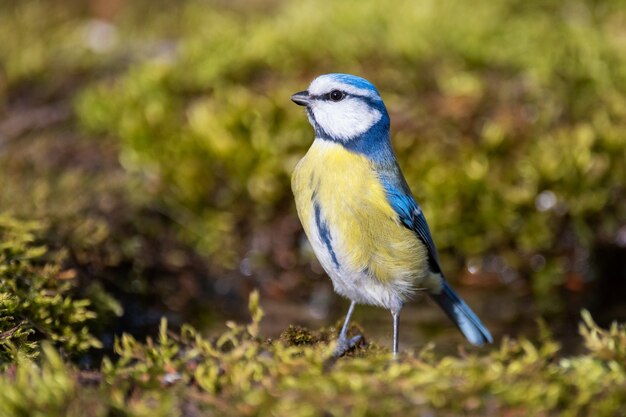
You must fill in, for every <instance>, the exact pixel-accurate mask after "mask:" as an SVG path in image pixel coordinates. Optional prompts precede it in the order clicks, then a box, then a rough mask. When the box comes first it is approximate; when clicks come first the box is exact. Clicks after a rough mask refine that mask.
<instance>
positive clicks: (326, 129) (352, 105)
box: [291, 74, 389, 143]
mask: <svg viewBox="0 0 626 417" xmlns="http://www.w3.org/2000/svg"><path fill="white" fill-rule="evenodd" d="M291 100H292V101H293V102H294V103H296V104H298V105H300V106H305V107H306V110H307V115H308V117H309V121H310V123H311V125H313V128H314V129H315V134H316V136H317V137H320V138H323V139H331V140H334V141H338V142H342V143H348V142H350V141H353V140H355V139H358V138H362V137H363V135H365V134H367V133H368V132H372V130H376V133H377V135H381V134H383V135H387V133H388V131H389V116H388V114H387V109H386V108H385V104H384V103H383V100H382V99H381V98H380V95H379V94H378V90H376V87H374V84H372V83H371V82H369V81H367V80H366V79H364V78H361V77H357V76H355V75H348V74H325V75H320V76H319V77H317V78H316V79H314V80H313V82H312V83H311V85H309V88H308V89H307V90H305V91H300V92H299V93H296V94H294V95H293V96H291Z"/></svg>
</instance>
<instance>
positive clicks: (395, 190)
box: [381, 164, 441, 272]
mask: <svg viewBox="0 0 626 417" xmlns="http://www.w3.org/2000/svg"><path fill="white" fill-rule="evenodd" d="M385 174H386V175H385ZM385 174H383V175H382V176H381V179H382V182H383V185H384V187H385V191H386V192H387V198H388V199H389V204H391V207H392V208H393V209H394V211H395V212H396V213H397V214H398V216H399V218H400V221H401V222H402V224H403V225H404V226H405V227H406V228H408V229H411V230H413V231H414V232H415V233H416V234H417V236H419V238H420V240H421V241H422V242H423V243H424V245H426V248H427V249H428V264H429V266H430V269H431V271H433V272H441V267H440V266H439V255H438V254H437V247H436V246H435V242H434V241H433V238H432V235H431V234H430V229H429V228H428V223H427V222H426V218H425V217H424V213H422V209H421V208H420V206H419V204H417V201H415V198H413V195H412V194H411V190H410V189H409V186H408V185H407V183H406V180H405V179H404V177H403V176H402V173H401V172H400V168H399V167H398V165H397V164H395V166H394V167H393V168H392V169H389V170H387V171H386V172H385Z"/></svg>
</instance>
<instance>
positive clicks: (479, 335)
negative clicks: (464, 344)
mask: <svg viewBox="0 0 626 417" xmlns="http://www.w3.org/2000/svg"><path fill="white" fill-rule="evenodd" d="M442 281H443V288H442V289H441V293H440V294H432V293H431V294H429V295H430V296H431V297H432V299H433V300H435V302H436V303H437V304H439V307H441V308H442V309H443V311H445V312H446V314H447V315H448V317H450V319H451V320H452V321H453V322H454V324H456V326H457V327H458V328H459V330H460V331H461V333H463V335H464V336H465V337H466V338H467V340H468V341H469V342H470V343H471V344H473V345H477V346H482V345H483V344H485V343H492V342H493V337H491V333H489V330H487V328H486V327H485V326H484V325H483V324H482V323H481V321H480V319H479V318H478V316H477V315H476V314H474V312H473V311H472V310H471V309H470V308H469V307H468V306H467V304H465V301H463V300H461V297H459V296H458V294H457V293H456V292H454V290H453V289H452V287H450V286H449V285H448V283H447V282H446V281H445V280H442Z"/></svg>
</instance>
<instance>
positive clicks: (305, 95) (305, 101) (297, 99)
mask: <svg viewBox="0 0 626 417" xmlns="http://www.w3.org/2000/svg"><path fill="white" fill-rule="evenodd" d="M291 101H293V102H294V103H296V104H297V105H298V106H308V105H309V103H310V102H311V96H309V92H308V91H307V90H304V91H300V92H299V93H296V94H294V95H293V96H291Z"/></svg>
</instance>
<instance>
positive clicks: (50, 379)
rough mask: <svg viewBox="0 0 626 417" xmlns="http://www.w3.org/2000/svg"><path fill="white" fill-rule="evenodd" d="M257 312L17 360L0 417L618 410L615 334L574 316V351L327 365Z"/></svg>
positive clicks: (413, 355)
mask: <svg viewBox="0 0 626 417" xmlns="http://www.w3.org/2000/svg"><path fill="white" fill-rule="evenodd" d="M254 297H256V296H254ZM259 311H260V310H258V309H257V313H256V314H254V315H253V316H254V317H255V318H254V319H253V321H252V322H251V323H250V324H248V325H238V324H235V323H228V324H227V327H228V329H227V330H225V331H224V332H223V333H222V334H221V335H219V336H218V337H215V338H212V339H207V338H204V337H202V336H201V335H200V334H199V333H198V332H197V331H196V330H194V329H193V328H191V327H187V326H184V327H183V328H182V329H181V331H180V332H179V333H171V332H169V331H168V329H167V323H166V322H165V321H163V322H162V325H161V330H160V334H159V336H158V337H157V339H155V340H153V339H148V340H147V341H146V342H144V343H141V342H139V341H137V340H136V339H134V338H132V337H130V336H124V337H122V338H121V339H119V340H118V342H117V343H116V353H117V355H118V359H115V360H110V359H107V360H106V361H105V362H104V363H103V365H102V369H101V370H100V372H91V373H87V372H81V371H78V370H76V369H75V368H74V367H73V366H71V365H67V364H64V363H63V361H62V360H61V359H60V357H59V356H58V354H57V353H55V351H54V350H53V349H52V348H51V347H50V346H47V347H44V353H45V354H44V355H43V358H42V360H41V362H40V364H36V363H33V362H32V361H31V360H30V359H26V358H22V359H20V360H19V361H18V363H17V366H16V367H15V368H14V369H13V370H12V371H11V372H8V373H5V374H4V375H3V376H0V415H11V416H21V415H23V416H26V415H29V416H30V415H47V416H57V415H58V416H61V415H63V416H70V417H71V416H79V415H81V416H84V415H88V416H92V415H93V416H96V415H98V416H99V415H111V414H113V415H128V416H131V415H132V416H136V415H141V416H143V415H157V416H161V415H163V416H171V415H189V414H191V415H207V416H266V415H267V416H269V415H271V416H290V417H294V416H295V417H299V416H326V415H333V416H340V415H359V416H374V415H388V416H401V415H407V414H409V415H414V414H424V413H431V414H436V415H442V416H457V415H464V416H484V415H510V414H511V413H513V414H520V415H541V416H600V417H602V416H616V415H622V414H624V412H626V409H625V408H624V407H625V406H624V404H626V388H625V384H624V383H625V382H626V366H625V363H624V352H625V351H626V328H625V327H624V326H622V325H617V324H615V325H614V326H613V327H612V328H611V329H610V330H603V329H600V328H598V327H597V325H596V324H595V323H594V322H593V320H592V319H591V317H590V316H589V314H588V313H586V312H585V313H584V314H583V318H584V321H583V323H581V335H582V337H583V339H584V341H585V343H586V344H587V346H588V350H587V351H586V352H584V353H582V354H579V355H576V356H569V357H566V356H562V355H561V354H560V353H559V349H560V347H559V345H558V344H557V343H555V342H554V341H553V340H552V339H551V338H550V337H549V336H548V335H544V336H543V340H542V341H541V342H540V343H538V344H533V343H531V342H530V341H528V340H524V339H521V340H511V339H505V340H503V341H502V342H501V343H500V345H499V346H497V347H495V348H494V349H493V350H491V351H487V350H483V351H472V352H462V354H460V355H458V356H441V355H438V354H437V350H436V347H435V346H433V345H429V346H427V347H425V348H424V349H423V350H421V351H419V352H404V353H401V355H400V356H399V357H398V358H397V359H393V358H392V357H391V355H390V353H389V351H387V350H385V349H381V348H377V349H368V348H366V347H361V348H358V350H359V351H360V355H357V356H354V357H344V358H342V359H340V360H338V361H336V362H335V363H334V364H333V365H332V366H330V367H329V366H328V358H329V355H330V352H332V343H328V342H326V341H321V340H320V339H321V337H320V334H321V333H323V332H324V331H322V332H321V333H318V332H317V331H313V330H307V329H302V328H300V329H295V328H292V329H289V330H287V331H286V332H285V334H286V335H290V336H287V337H295V338H296V339H297V340H296V343H299V344H294V343H293V340H291V341H287V342H286V341H284V340H283V339H281V340H277V341H266V340H263V339H262V338H259V336H258V334H256V332H255V329H256V328H257V327H258V324H259V322H258V320H259V319H260V315H259V314H258V312H259ZM314 334H317V336H312V335H314ZM328 336H329V337H332V335H328ZM316 338H317V339H316ZM303 339H306V340H304V341H305V342H306V343H305V344H303V343H300V342H302V341H303ZM311 342H314V343H311ZM87 381H89V382H90V383H85V382H87ZM29 413H34V414H29Z"/></svg>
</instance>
